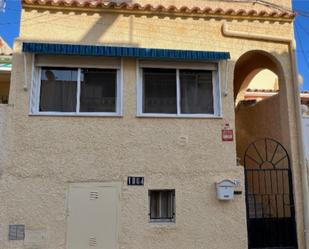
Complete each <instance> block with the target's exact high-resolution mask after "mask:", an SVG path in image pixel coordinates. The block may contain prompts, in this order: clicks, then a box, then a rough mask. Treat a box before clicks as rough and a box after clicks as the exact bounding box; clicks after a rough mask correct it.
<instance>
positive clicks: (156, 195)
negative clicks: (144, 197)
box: [149, 189, 175, 222]
mask: <svg viewBox="0 0 309 249" xmlns="http://www.w3.org/2000/svg"><path fill="white" fill-rule="evenodd" d="M149 219H150V222H175V190H171V189H169V190H149Z"/></svg>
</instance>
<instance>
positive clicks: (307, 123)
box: [303, 116, 309, 160]
mask: <svg viewBox="0 0 309 249" xmlns="http://www.w3.org/2000/svg"><path fill="white" fill-rule="evenodd" d="M303 131H304V132H303V136H304V138H303V140H304V146H305V156H306V158H307V160H309V117H308V116H306V117H303Z"/></svg>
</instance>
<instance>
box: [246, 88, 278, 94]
mask: <svg viewBox="0 0 309 249" xmlns="http://www.w3.org/2000/svg"><path fill="white" fill-rule="evenodd" d="M247 92H251V93H252V92H260V93H261V92H263V93H277V92H279V90H273V89H251V88H248V89H247Z"/></svg>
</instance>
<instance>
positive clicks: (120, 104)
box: [116, 57, 124, 116]
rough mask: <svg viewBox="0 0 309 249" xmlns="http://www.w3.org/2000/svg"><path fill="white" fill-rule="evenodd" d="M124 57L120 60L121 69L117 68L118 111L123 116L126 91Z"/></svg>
mask: <svg viewBox="0 0 309 249" xmlns="http://www.w3.org/2000/svg"><path fill="white" fill-rule="evenodd" d="M123 63H124V62H123V57H121V61H120V70H117V84H116V88H117V89H116V91H117V94H116V112H117V113H118V114H119V115H121V116H123V112H124V106H123V91H124V64H123Z"/></svg>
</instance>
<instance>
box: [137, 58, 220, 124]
mask: <svg viewBox="0 0 309 249" xmlns="http://www.w3.org/2000/svg"><path fill="white" fill-rule="evenodd" d="M212 64H214V62H212V63H210V64H209V63H194V62H192V63H190V62H188V63H182V62H180V63H179V62H162V61H138V60H137V63H136V74H137V75H136V79H137V80H136V87H137V90H136V92H137V102H136V103H137V108H136V109H137V112H136V116H137V117H149V118H150V117H154V118H213V119H216V118H218V119H221V118H222V100H221V82H220V81H221V75H220V73H221V70H220V63H219V62H216V66H215V67H214V65H212ZM177 65H179V66H177ZM209 65H210V66H209ZM145 67H146V68H170V69H175V70H176V84H177V85H176V89H177V93H176V96H177V114H168V113H143V68H145ZM209 68H212V69H209ZM214 68H215V70H214ZM182 69H189V70H190V69H192V70H208V71H212V84H213V85H212V86H213V105H214V113H213V114H211V113H207V114H206V113H205V114H187V113H186V114H182V113H181V104H180V103H181V92H180V91H181V89H180V75H179V71H180V70H182Z"/></svg>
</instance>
